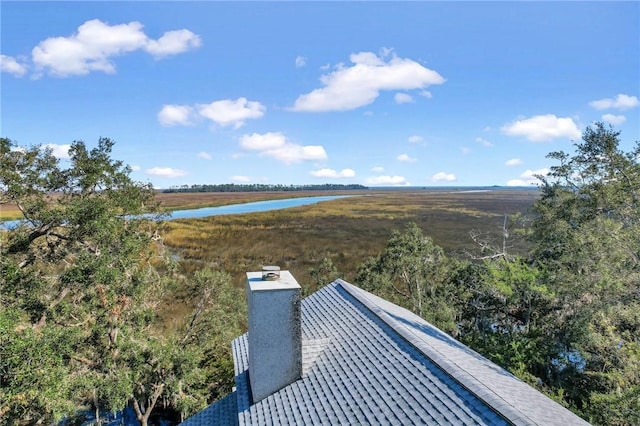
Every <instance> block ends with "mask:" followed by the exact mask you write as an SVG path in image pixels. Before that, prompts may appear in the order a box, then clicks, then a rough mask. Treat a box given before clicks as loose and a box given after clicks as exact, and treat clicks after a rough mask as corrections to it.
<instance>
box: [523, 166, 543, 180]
mask: <svg viewBox="0 0 640 426" xmlns="http://www.w3.org/2000/svg"><path fill="white" fill-rule="evenodd" d="M548 174H549V169H547V168H546V167H545V168H542V169H538V170H529V169H527V170H525V171H524V172H523V173H522V174H521V175H520V177H521V178H525V179H532V178H533V179H535V178H536V176H546V175H548Z"/></svg>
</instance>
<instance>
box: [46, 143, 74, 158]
mask: <svg viewBox="0 0 640 426" xmlns="http://www.w3.org/2000/svg"><path fill="white" fill-rule="evenodd" d="M44 148H45V149H50V150H51V154H53V156H54V157H56V158H60V159H67V158H69V149H71V145H69V144H64V145H58V144H55V143H48V144H46V145H44Z"/></svg>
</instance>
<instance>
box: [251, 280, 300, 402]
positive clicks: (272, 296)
mask: <svg viewBox="0 0 640 426" xmlns="http://www.w3.org/2000/svg"><path fill="white" fill-rule="evenodd" d="M247 300H248V305H249V383H250V386H251V396H252V398H253V402H257V401H260V400H261V399H263V398H266V397H267V396H269V395H271V394H272V393H274V392H276V391H278V390H280V389H282V388H283V387H285V386H287V385H289V384H290V383H293V382H294V381H296V380H298V379H299V378H300V377H301V376H302V337H301V329H300V285H299V284H298V282H297V281H296V280H295V278H293V275H291V273H289V271H280V268H278V267H264V268H263V270H262V272H247Z"/></svg>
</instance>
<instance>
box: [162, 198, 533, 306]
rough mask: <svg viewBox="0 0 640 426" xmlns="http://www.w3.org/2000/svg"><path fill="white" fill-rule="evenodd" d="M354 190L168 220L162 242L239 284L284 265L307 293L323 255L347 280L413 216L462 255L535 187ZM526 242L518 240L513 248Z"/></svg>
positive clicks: (188, 266) (521, 208) (189, 262)
mask: <svg viewBox="0 0 640 426" xmlns="http://www.w3.org/2000/svg"><path fill="white" fill-rule="evenodd" d="M348 192H351V191H348ZM166 195H171V196H172V197H171V202H172V204H173V207H184V205H181V204H180V197H185V196H187V197H185V203H187V204H190V203H194V202H196V201H195V200H196V199H197V200H198V202H203V201H205V200H204V198H207V196H209V194H204V198H203V196H202V194H195V195H197V196H199V197H196V196H193V195H194V194H166ZM218 195H219V194H218ZM231 195H233V196H234V197H231V196H226V194H225V197H223V198H224V200H222V201H230V200H231V199H232V198H233V199H234V200H240V199H241V200H244V201H257V198H256V195H258V196H259V197H263V196H264V197H266V198H261V199H274V197H273V196H277V197H278V198H289V197H291V195H292V194H290V193H278V194H231ZM272 195H273V196H272ZM313 195H344V194H337V193H336V192H332V193H327V194H315V193H314V194H313ZM347 195H356V194H347ZM357 195H359V196H354V197H349V198H341V199H337V200H332V201H326V202H322V203H318V204H313V205H308V206H301V207H295V208H290V209H284V210H274V211H268V212H261V213H249V214H241V215H228V216H212V217H208V218H203V219H182V220H175V221H169V222H166V229H167V232H166V234H165V244H167V245H168V246H169V247H170V248H171V249H172V250H173V251H174V252H175V253H176V254H177V255H178V256H179V258H180V264H181V267H182V271H183V273H185V274H187V275H189V274H192V273H193V272H195V271H196V270H198V269H199V268H201V267H202V266H209V267H213V268H216V269H217V268H220V269H224V270H226V271H228V272H229V273H231V275H232V276H233V277H234V280H235V283H236V284H237V285H238V286H244V282H245V272H247V271H254V270H259V269H260V267H261V266H262V265H279V266H280V267H281V268H282V269H288V270H290V271H291V272H292V274H293V275H294V276H295V277H296V278H297V280H298V281H299V282H300V284H301V285H302V287H303V289H304V290H305V293H309V292H312V291H314V290H315V288H314V287H315V286H314V285H313V283H312V280H311V277H310V275H309V270H310V269H311V268H313V267H315V266H317V264H318V263H319V262H320V261H321V260H322V259H323V258H329V259H331V261H332V262H333V263H334V265H335V266H336V268H337V269H338V271H340V272H341V276H342V277H343V278H344V279H345V280H347V281H348V280H352V279H353V278H354V276H355V273H356V270H357V268H358V266H359V265H360V264H362V262H364V261H365V260H366V259H367V258H369V257H370V256H375V255H377V254H378V253H379V252H380V251H381V250H382V249H383V248H384V246H385V244H386V242H387V240H388V238H389V236H390V233H391V232H392V231H393V230H396V229H402V228H404V226H405V225H406V224H407V223H408V222H415V223H417V224H418V226H419V227H420V228H421V229H422V230H423V231H424V233H425V234H426V235H429V236H430V237H432V238H433V239H434V241H435V242H436V244H438V245H440V246H441V247H443V248H444V249H445V250H446V251H447V252H449V253H452V254H455V255H458V256H464V254H463V253H465V252H472V251H474V250H477V247H476V246H475V243H473V241H472V240H471V238H470V236H469V232H470V231H471V230H480V231H481V232H486V233H489V234H491V233H494V234H498V233H500V232H501V227H502V224H503V220H504V215H505V214H506V215H511V214H514V213H518V212H521V213H526V212H527V211H528V210H529V209H530V207H531V206H532V205H533V202H534V201H535V199H536V198H537V195H538V193H537V191H535V190H504V189H503V190H497V191H489V192H478V193H469V192H447V191H429V190H421V191H420V190H418V191H409V190H406V191H404V190H398V191H371V190H370V191H367V192H363V193H359V194H357ZM304 196H309V194H305V195H304ZM269 197H270V198H269ZM214 198H215V197H211V198H210V199H209V200H208V201H210V202H211V201H213V199H214ZM216 200H217V201H216V202H221V199H220V198H216ZM236 202H237V201H236ZM522 248H523V247H522V244H521V246H520V247H514V250H518V249H522Z"/></svg>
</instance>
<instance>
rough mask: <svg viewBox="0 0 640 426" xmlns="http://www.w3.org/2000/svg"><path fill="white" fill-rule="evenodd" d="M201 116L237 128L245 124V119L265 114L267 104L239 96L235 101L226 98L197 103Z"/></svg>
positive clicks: (221, 124)
mask: <svg viewBox="0 0 640 426" xmlns="http://www.w3.org/2000/svg"><path fill="white" fill-rule="evenodd" d="M196 108H197V109H198V112H199V113H200V115H201V116H203V117H205V118H208V119H209V120H211V121H213V122H214V123H216V124H218V125H220V126H230V125H233V126H234V127H235V128H236V129H237V128H239V127H242V126H243V125H244V122H245V120H248V119H255V118H260V117H262V116H263V115H264V112H265V110H266V108H265V106H264V105H262V104H261V103H260V102H256V101H249V100H247V98H244V97H242V98H238V99H236V100H235V101H233V100H230V99H225V100H222V101H215V102H211V103H210V104H199V105H196Z"/></svg>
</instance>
